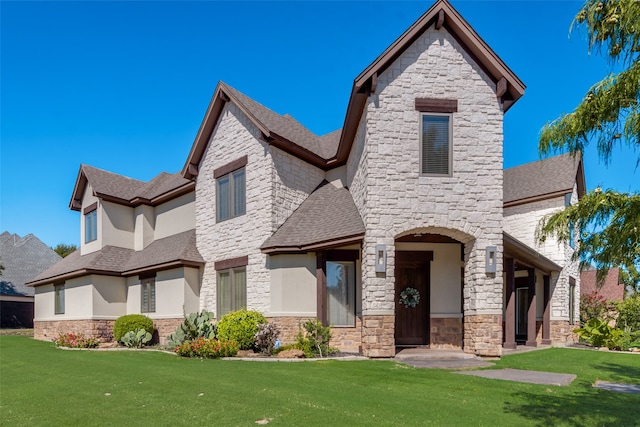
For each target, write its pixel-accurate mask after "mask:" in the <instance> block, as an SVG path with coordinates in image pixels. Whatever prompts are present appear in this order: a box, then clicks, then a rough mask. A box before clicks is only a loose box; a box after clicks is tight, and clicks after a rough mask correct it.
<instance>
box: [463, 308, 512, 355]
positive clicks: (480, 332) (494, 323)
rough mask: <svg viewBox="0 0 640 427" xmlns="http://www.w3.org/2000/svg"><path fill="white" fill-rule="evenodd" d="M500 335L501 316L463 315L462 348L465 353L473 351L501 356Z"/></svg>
mask: <svg viewBox="0 0 640 427" xmlns="http://www.w3.org/2000/svg"><path fill="white" fill-rule="evenodd" d="M502 337H503V334H502V316H499V315H476V316H465V318H464V348H463V350H464V351H465V353H475V354H477V355H479V356H493V357H495V356H501V355H502Z"/></svg>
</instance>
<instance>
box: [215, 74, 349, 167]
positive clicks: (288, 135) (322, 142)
mask: <svg viewBox="0 0 640 427" xmlns="http://www.w3.org/2000/svg"><path fill="white" fill-rule="evenodd" d="M221 85H223V87H224V89H225V91H226V92H229V95H231V96H233V97H234V98H235V99H236V100H237V101H238V102H239V103H240V104H242V106H243V107H244V108H245V109H246V110H248V111H249V112H250V113H251V115H253V116H254V117H255V118H256V119H257V120H258V121H259V122H260V123H262V124H263V125H264V126H265V127H266V128H267V129H269V130H270V131H271V132H273V133H275V134H277V135H280V136H281V137H283V138H285V139H287V140H289V141H291V142H293V143H294V144H296V145H299V146H300V147H302V148H304V149H306V150H308V151H310V152H312V153H314V154H317V155H318V156H320V157H322V158H323V159H330V158H331V157H333V156H335V154H336V152H337V151H338V144H339V142H340V133H338V135H337V137H336V135H335V133H336V132H340V131H339V130H338V131H334V132H331V133H329V134H328V135H325V136H323V137H319V136H317V135H315V134H314V133H313V132H311V131H310V130H308V129H307V128H306V127H304V126H303V125H301V124H300V123H299V122H298V121H297V120H296V119H294V118H293V117H292V116H290V115H289V114H285V115H280V114H278V113H276V112H274V111H272V110H270V109H268V108H267V107H265V106H264V105H262V104H260V103H258V102H256V101H254V100H253V99H251V98H249V97H248V96H247V95H245V94H243V93H242V92H239V91H238V90H236V89H234V88H232V87H231V86H229V85H227V84H225V83H222V82H221ZM327 136H330V137H327Z"/></svg>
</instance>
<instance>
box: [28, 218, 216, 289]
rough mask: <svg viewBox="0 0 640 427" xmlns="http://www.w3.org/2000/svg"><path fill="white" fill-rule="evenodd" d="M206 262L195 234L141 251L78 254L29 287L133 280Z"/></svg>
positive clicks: (108, 249)
mask: <svg viewBox="0 0 640 427" xmlns="http://www.w3.org/2000/svg"><path fill="white" fill-rule="evenodd" d="M203 264H204V260H203V259H202V257H201V256H200V253H199V252H198V249H197V248H196V233H195V230H189V231H185V232H182V233H178V234H175V235H173V236H169V237H165V238H163V239H158V240H155V241H153V242H152V243H150V244H149V246H147V247H146V248H144V249H143V250H141V251H134V250H133V249H127V248H121V247H117V246H105V247H103V248H102V249H101V250H99V251H95V252H91V253H89V254H86V255H80V251H79V250H77V251H75V252H73V253H72V254H70V255H68V256H67V257H65V258H63V259H62V260H61V261H60V262H58V263H57V264H55V265H54V266H52V267H51V268H49V269H47V270H45V271H43V272H42V273H41V274H39V275H38V276H36V277H35V278H33V279H32V280H31V281H30V282H28V283H27V285H28V286H39V285H45V284H48V283H54V282H57V281H64V280H68V279H71V278H74V277H80V276H84V275H87V274H101V275H108V276H131V275H134V274H137V273H139V272H142V271H150V270H162V269H167V268H174V267H179V266H194V267H200V266H202V265H203Z"/></svg>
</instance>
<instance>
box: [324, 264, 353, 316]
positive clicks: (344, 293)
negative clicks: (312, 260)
mask: <svg viewBox="0 0 640 427" xmlns="http://www.w3.org/2000/svg"><path fill="white" fill-rule="evenodd" d="M355 307H356V263H355V262H354V261H327V322H328V323H329V324H330V325H333V326H355V317H356V312H355Z"/></svg>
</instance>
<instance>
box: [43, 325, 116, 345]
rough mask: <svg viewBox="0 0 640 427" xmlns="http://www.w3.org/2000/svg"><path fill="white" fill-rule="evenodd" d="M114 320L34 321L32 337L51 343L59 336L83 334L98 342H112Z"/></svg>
mask: <svg viewBox="0 0 640 427" xmlns="http://www.w3.org/2000/svg"><path fill="white" fill-rule="evenodd" d="M114 323H115V320H47V321H44V320H36V321H34V322H33V337H34V338H35V339H37V340H44V341H53V340H54V339H55V338H57V337H58V336H59V335H60V334H66V333H73V334H84V336H85V337H87V338H89V337H93V338H97V339H98V341H100V342H111V341H113V324H114Z"/></svg>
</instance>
